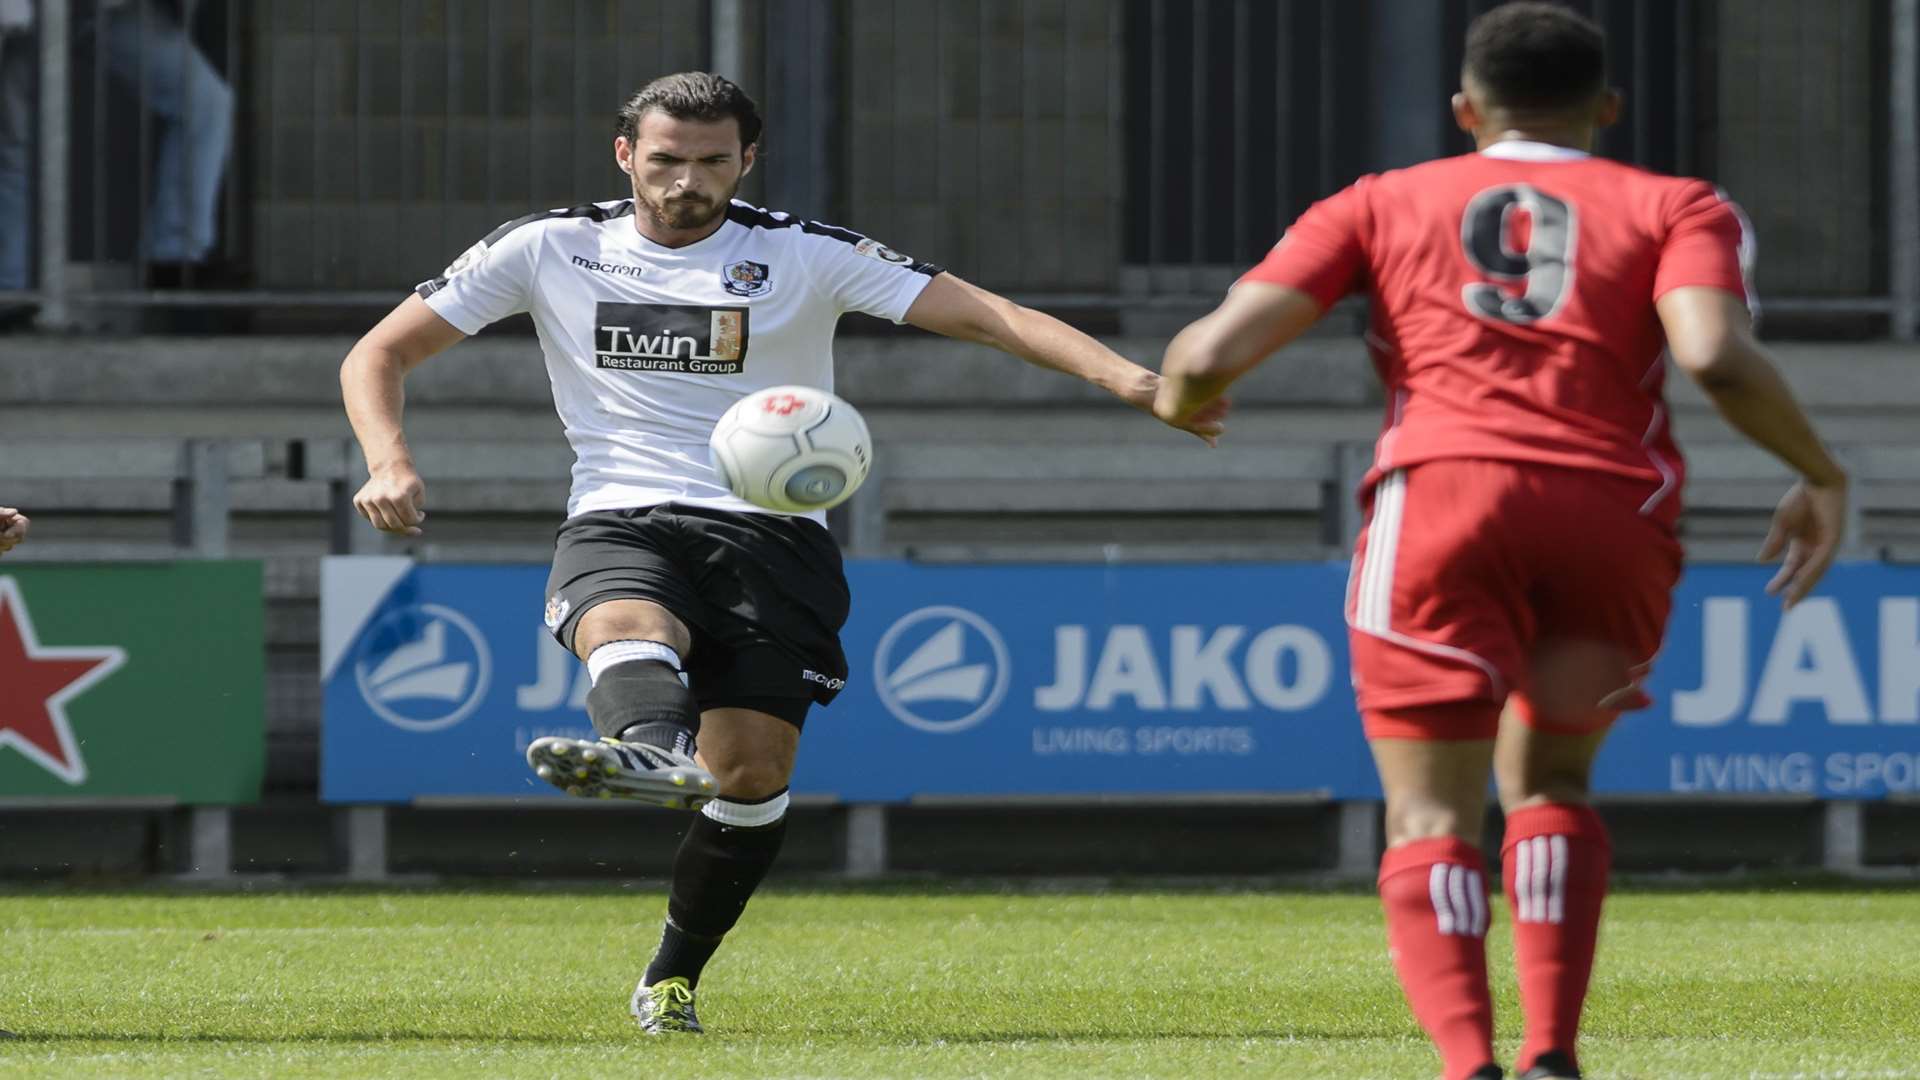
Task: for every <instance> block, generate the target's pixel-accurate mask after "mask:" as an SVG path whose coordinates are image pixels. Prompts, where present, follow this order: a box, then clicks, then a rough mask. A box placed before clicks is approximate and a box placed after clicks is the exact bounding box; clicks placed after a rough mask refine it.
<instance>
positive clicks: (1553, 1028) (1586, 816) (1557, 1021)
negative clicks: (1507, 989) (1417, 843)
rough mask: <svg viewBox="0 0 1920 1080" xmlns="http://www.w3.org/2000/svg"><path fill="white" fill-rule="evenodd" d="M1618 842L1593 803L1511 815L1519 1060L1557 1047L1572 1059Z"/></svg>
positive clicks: (1507, 862) (1506, 866)
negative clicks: (1522, 1035)
mask: <svg viewBox="0 0 1920 1080" xmlns="http://www.w3.org/2000/svg"><path fill="white" fill-rule="evenodd" d="M1612 862H1613V845H1612V843H1611V842H1610V841H1609V840H1608V839H1607V827H1606V826H1605V825H1604V824H1602V823H1601V821H1600V815H1598V814H1596V813H1594V812H1593V808H1592V807H1587V806H1567V805H1563V804H1558V803H1548V804H1546V805H1543V806H1529V807H1527V808H1526V809H1523V810H1515V811H1514V812H1513V813H1511V814H1509V815H1507V836H1506V841H1505V843H1504V844H1503V845H1502V846H1501V849H1500V873H1501V876H1502V877H1504V878H1505V879H1506V891H1507V902H1508V903H1509V904H1511V905H1513V954H1514V965H1515V967H1516V968H1518V969H1519V974H1520V1008H1521V1011H1522V1012H1524V1013H1525V1014H1526V1030H1527V1034H1526V1039H1525V1041H1524V1042H1523V1043H1522V1044H1521V1047H1520V1056H1519V1058H1517V1059H1516V1062H1515V1063H1516V1064H1517V1065H1518V1066H1519V1067H1520V1069H1521V1070H1522V1071H1525V1070H1526V1069H1528V1068H1531V1067H1532V1065H1533V1060H1534V1058H1535V1057H1537V1056H1539V1055H1540V1054H1541V1053H1543V1052H1545V1051H1548V1050H1559V1051H1562V1052H1564V1053H1566V1054H1567V1055H1568V1056H1569V1057H1572V1056H1573V1055H1574V1053H1575V1051H1574V1046H1573V1044H1574V1040H1575V1039H1577V1038H1578V1037H1579V1034H1580V1009H1581V1007H1582V1006H1583V1005H1584V1004H1585V1003H1586V1000H1587V978H1588V976H1590V975H1592V974H1593V950H1594V944H1595V941H1596V939H1597V938H1598V937H1599V933H1600V904H1601V902H1602V901H1604V900H1605V899H1606V896H1607V871H1608V868H1609V867H1610V866H1611V865H1612Z"/></svg>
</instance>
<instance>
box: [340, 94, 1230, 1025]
mask: <svg viewBox="0 0 1920 1080" xmlns="http://www.w3.org/2000/svg"><path fill="white" fill-rule="evenodd" d="M760 127H761V122H760V116H759V111H758V108H757V107H756V106H755V104H754V102H753V101H752V99H751V98H749V97H748V96H747V95H746V94H745V93H744V92H742V91H741V89H740V88H739V87H738V86H735V85H734V84H733V83H731V82H729V81H727V80H726V79H723V78H721V77H719V76H717V75H710V74H706V73H699V72H694V73H683V74H678V75H668V76H664V77H662V78H659V79H656V80H654V81H653V82H651V83H649V84H648V85H647V86H645V87H643V88H642V89H641V90H640V91H639V92H638V93H637V94H635V95H634V96H633V97H632V98H631V99H630V100H628V101H627V102H626V104H625V105H624V106H623V108H622V109H621V110H620V114H619V117H618V122H617V126H616V131H617V135H616V137H615V138H614V141H613V153H614V160H615V162H616V163H617V164H618V166H619V168H620V170H621V171H622V172H624V173H626V174H628V176H629V177H630V178H631V185H632V197H631V198H629V199H622V200H618V201H614V202H604V203H590V204H587V205H584V206H579V207H574V208H572V209H565V210H553V211H547V212H544V213H538V214H532V215H528V216H527V217H524V218H520V219H517V220H515V221H511V222H508V223H506V224H505V225H502V226H501V227H500V228H498V229H496V230H495V231H494V232H493V233H491V234H490V235H489V236H488V237H487V238H486V239H485V240H483V241H481V242H480V243H478V244H475V245H474V246H473V247H472V248H470V249H469V250H468V251H467V252H466V253H465V254H464V255H462V256H461V257H460V258H459V259H458V260H456V261H455V262H454V264H453V265H452V266H449V267H448V268H447V270H446V271H445V272H444V273H443V274H441V275H440V276H439V277H436V278H434V279H432V280H430V281H427V282H424V283H422V284H421V285H420V287H419V288H418V289H417V290H416V293H417V294H416V295H414V296H410V297H408V298H407V299H406V301H404V302H403V303H401V304H400V305H399V306H398V307H396V308H395V309H394V310H393V311H392V312H391V313H389V314H388V315H387V316H386V318H385V319H383V320H381V322H380V323H379V325H377V326H375V327H374V328H373V329H372V330H371V331H369V332H368V333H367V335H366V336H365V337H363V338H362V339H361V340H360V342H359V343H358V344H357V345H355V346H354V348H353V350H352V351H351V352H350V353H348V355H347V358H346V361H345V363H344V364H342V366H341V373H340V381H341V387H342V391H343V394H344V396H345V400H346V407H347V415H348V417H349V418H350V419H351V420H352V423H353V428H354V433H355V434H356V435H357V436H358V437H359V439H360V445H361V448H362V449H363V451H364V452H365V455H366V460H367V469H368V473H369V478H368V480H367V482H366V484H365V485H364V486H363V487H362V488H361V489H360V491H359V493H358V494H357V495H356V496H355V497H354V506H355V508H356V509H357V510H358V511H359V512H360V513H361V514H362V515H364V516H365V517H366V518H367V520H369V521H370V522H372V523H373V524H374V525H375V526H377V527H378V528H380V529H382V530H383V531H386V532H390V533H396V534H400V535H405V536H417V535H419V534H420V532H421V527H422V524H423V523H424V522H425V520H426V488H425V485H424V484H423V482H422V480H421V477H420V474H419V473H418V471H416V470H415V468H414V466H413V462H412V459H411V457H410V455H409V453H408V450H407V444H406V439H405V437H404V435H403V434H402V430H401V403H402V384H403V381H404V380H405V377H406V374H407V372H409V371H410V370H412V369H413V368H414V367H415V366H417V365H418V364H420V363H421V362H422V361H424V360H426V359H427V358H428V357H430V356H433V355H434V354H436V353H438V352H441V351H442V350H444V349H446V348H447V347H449V346H451V345H453V344H454V343H455V342H457V341H459V340H460V339H461V338H462V337H464V336H466V335H468V334H472V333H476V332H478V331H479V330H480V329H481V328H482V327H483V326H485V325H487V324H488V323H491V322H493V321H495V320H497V319H500V318H503V317H505V316H507V315H510V314H514V313H517V312H522V311H525V312H530V313H531V314H532V315H533V319H534V325H535V327H536V329H537V330H538V333H539V339H540V346H541V350H542V352H543V353H544V354H545V357H546V364H547V371H548V374H549V376H550V377H551V379H552V381H553V388H554V405H555V408H556V410H557V411H558V412H559V414H560V417H561V420H562V421H563V422H564V424H565V427H566V432H567V438H568V440H569V441H570V442H571V443H572V445H573V448H574V451H575V454H576V462H575V465H574V468H573V491H572V496H571V498H570V500H569V504H568V507H567V511H568V518H567V521H566V522H565V524H563V525H562V526H561V529H560V533H559V536H558V538H557V541H556V544H555V553H554V565H553V573H552V576H551V578H550V579H549V584H548V589H547V605H546V622H547V626H548V628H549V629H551V630H552V631H553V632H554V634H555V636H556V637H557V638H558V640H559V641H560V643H561V644H563V645H565V646H567V647H568V648H570V649H572V650H573V652H574V653H575V654H576V655H577V656H579V657H580V658H581V659H582V660H584V661H585V662H586V664H587V667H588V672H589V674H590V676H591V678H592V683H593V688H592V691H591V692H590V693H589V694H588V697H587V710H588V715H589V717H590V719H591V720H592V721H593V725H594V728H595V730H596V731H597V732H598V733H599V734H600V735H601V736H602V742H601V743H599V744H595V743H590V742H584V741H580V740H572V739H543V740H540V741H538V742H536V743H535V744H534V745H533V746H532V747H530V748H529V751H528V759H529V763H530V764H532V765H533V766H535V768H536V769H537V770H538V771H539V772H540V774H541V775H542V777H543V778H545V779H549V780H550V781H551V782H553V783H555V784H556V785H558V786H561V787H563V788H565V789H566V790H568V791H569V793H571V794H576V795H585V796H599V795H602V794H613V795H618V796H622V797H627V798H635V799H640V800H643V801H647V802H652V803H656V804H659V805H665V806H674V807H681V808H686V809H693V808H696V807H697V808H699V809H700V815H699V816H697V817H696V818H695V819H694V822H693V825H692V827H691V828H690V829H689V831H688V833H687V837H686V840H685V842H684V843H683V844H682V846H681V849H680V852H679V854H678V855H677V856H676V858H675V860H674V868H673V884H672V890H671V896H670V899H669V902H668V906H667V921H666V926H665V930H664V932H663V934H662V939H661V944H660V947H659V950H658V951H657V953H656V954H655V956H654V958H653V961H652V963H650V964H649V965H648V968H647V971H646V975H645V976H644V977H643V978H642V980H641V982H640V986H639V988H638V989H636V990H635V992H634V996H633V1006H632V1007H633V1012H634V1015H635V1017H636V1019H638V1020H639V1021H640V1024H641V1026H642V1027H643V1028H644V1029H645V1030H647V1031H649V1032H654V1033H657V1032H665V1031H692V1032H697V1031H699V1030H700V1026H699V1021H698V1019H697V1018H696V1017H695V1015H694V1011H693V991H694V988H695V986H696V985H697V983H698V981H699V978H700V971H701V968H702V966H703V965H704V964H705V963H706V961H707V959H708V958H709V957H710V956H712V954H713V952H714V950H715V948H716V947H717V946H718V945H719V943H720V939H721V937H722V935H724V934H725V933H726V932H727V931H728V930H730V929H731V928H732V927H733V925H734V923H735V922H736V921H737V920H738V919H739V917H740V913H741V911H742V910H743V909H744V907H745V905H746V903H747V899H748V898H749V897H750V896H751V895H752V893H753V891H754V889H755V888H756V887H758V885H759V883H760V881H761V879H762V878H763V877H764V876H765V874H766V871H767V869H768V867H770V866H771V865H772V863H773V860H774V857H775V855H776V854H777V853H778V851H779V847H780V842H781V839H782V837H783V835H784V831H785V814H786V807H787V781H788V777H789V775H790V774H791V772H792V770H793V760H794V752H795V749H796V747H797V746H798V743H799V737H800V730H801V725H802V724H803V723H804V721H805V718H806V714H807V710H808V708H809V706H811V705H812V704H815V703H819V704H825V703H826V702H828V701H830V700H832V698H833V696H834V694H836V693H837V692H838V691H839V689H840V688H841V686H843V685H844V684H845V680H846V676H847V665H846V660H845V657H844V656H843V655H842V653H841V651H840V644H839V638H838V633H839V630H840V626H841V624H842V623H843V622H844V621H845V619H846V614H847V602H848V600H847V591H846V580H845V578H844V576H843V575H842V573H841V568H840V556H839V551H838V548H837V547H836V546H835V544H834V542H833V540H832V538H831V537H830V536H829V535H828V533H827V531H826V529H825V528H824V527H823V524H822V522H821V521H820V520H819V519H820V517H821V515H818V514H815V515H783V514H776V513H773V512H770V511H766V510H763V509H761V508H759V507H756V506H753V505H751V504H748V503H745V502H742V501H741V500H739V499H736V498H734V497H733V496H732V495H731V494H730V493H729V492H728V491H727V489H726V487H725V485H724V484H722V483H721V482H720V480H719V478H718V477H717V476H716V474H715V473H714V470H713V468H712V466H711V464H710V463H709V461H708V456H707V448H706V444H707V435H708V433H709V432H710V431H711V430H712V429H713V425H714V424H715V422H716V421H718V420H719V418H720V415H721V414H722V413H723V412H725V411H726V409H727V408H728V407H729V406H730V405H732V404H733V403H734V402H735V401H737V400H739V399H740V398H741V397H743V396H745V395H747V394H749V393H752V392H753V391H755V390H759V389H762V388H764V387H769V386H778V385H787V384H799V385H808V386H817V387H820V388H822V389H831V388H832V380H833V359H832V341H833V329H834V324H835V323H836V322H837V321H838V319H839V318H840V316H841V314H842V313H844V312H847V311H863V312H866V313H868V314H872V315H876V316H879V317H882V318H887V319H891V320H893V321H894V322H908V323H912V324H913V325H915V326H917V327H920V328H921V329H924V330H930V331H933V332H934V333H937V334H943V335H945V336H947V337H953V338H959V339H962V340H966V341H975V342H980V343H982V344H986V345H991V346H993V347H995V348H997V349H1000V350H1002V351H1004V352H1007V353H1009V354H1011V355H1013V356H1017V357H1019V358H1021V359H1023V360H1026V361H1028V362H1030V363H1034V364H1038V365H1041V366H1043V367H1048V368H1052V369H1054V370H1057V371H1061V372H1065V373H1067V374H1070V375H1075V376H1078V377H1079V378H1082V379H1085V380H1087V381H1088V382H1090V383H1093V384H1094V385H1096V386H1099V387H1101V388H1103V389H1105V390H1107V391H1109V392H1111V393H1112V394H1113V395H1114V396H1116V397H1118V398H1120V399H1121V400H1123V401H1125V402H1127V403H1128V404H1130V405H1133V406H1134V407H1135V408H1138V409H1141V410H1145V411H1150V410H1151V408H1152V405H1153V400H1154V395H1155V392H1156V391H1157V389H1158V387H1159V382H1160V379H1159V376H1158V375H1156V374H1155V373H1153V372H1151V371H1148V370H1146V369H1145V368H1142V367H1139V366H1137V365H1135V364H1133V363H1131V362H1129V361H1128V360H1126V359H1124V358H1122V357H1121V356H1119V355H1118V354H1116V353H1114V352H1113V351H1111V350H1110V349H1108V348H1106V347H1105V346H1103V345H1101V344H1100V343H1099V342H1097V341H1095V340H1093V339H1092V338H1090V337H1088V336H1087V335H1085V334H1082V333H1080V332H1079V331H1077V330H1074V329H1072V328H1071V327H1068V326H1066V325H1065V324H1063V323H1061V322H1060V321H1058V320H1057V319H1054V318H1052V317H1050V316H1048V315H1044V314H1042V313H1040V312H1037V311H1033V310H1031V309H1029V308H1025V307H1021V306H1020V305H1018V304H1015V303H1013V302H1011V301H1009V300H1007V299H1005V298H1004V297H1001V296H997V295H995V294H993V293H991V292H988V291H986V290H984V289H980V288H977V287H975V286H973V285H970V284H968V283H966V282H964V281H962V280H960V279H959V278H957V277H955V276H954V275H952V274H949V273H945V272H943V271H942V270H941V269H940V268H939V267H936V266H933V265H931V264H928V263H922V262H917V261H915V260H913V259H911V258H909V257H907V256H905V255H901V254H899V253H897V252H894V251H892V250H890V249H888V248H886V247H885V246H883V245H881V244H878V243H876V242H874V241H873V240H871V239H868V238H867V237H864V236H861V235H859V234H857V233H853V232H849V231H847V230H844V229H839V228H834V227H832V226H827V225H821V224H819V223H817V222H810V221H802V220H800V219H798V218H795V217H792V216H789V215H786V214H780V213H771V212H768V211H765V210H760V209H757V208H755V207H752V206H748V205H746V204H744V203H740V202H736V201H734V199H733V195H734V193H735V192H736V191H738V189H739V186H740V181H741V178H742V177H744V176H745V175H746V174H747V172H748V171H749V170H750V169H752V168H753V164H754V156H755V153H756V143H757V141H758V139H759V137H760ZM1223 410H1224V406H1222V407H1221V408H1219V409H1213V410H1209V411H1208V412H1206V413H1203V414H1201V415H1199V416H1197V417H1195V418H1193V419H1192V420H1188V421H1183V422H1182V423H1181V424H1180V425H1178V426H1180V427H1181V428H1182V429H1183V430H1186V431H1190V432H1192V433H1193V434H1195V435H1198V436H1199V437H1201V438H1203V439H1206V440H1207V441H1209V442H1212V441H1213V439H1214V438H1215V437H1216V436H1217V435H1218V434H1219V433H1220V431H1221V427H1222V425H1221V416H1222V413H1223ZM696 731H697V732H698V748H697V750H696V749H695V732H696ZM582 766H591V767H590V768H584V769H583V768H582ZM580 771H585V772H587V773H588V774H589V775H588V776H587V777H586V778H584V779H583V778H580V777H579V776H578V775H577V774H578V772H580Z"/></svg>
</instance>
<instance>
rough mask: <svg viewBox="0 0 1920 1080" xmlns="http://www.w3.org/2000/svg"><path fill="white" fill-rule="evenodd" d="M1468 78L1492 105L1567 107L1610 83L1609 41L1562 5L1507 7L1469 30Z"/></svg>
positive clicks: (1510, 5) (1532, 107)
mask: <svg viewBox="0 0 1920 1080" xmlns="http://www.w3.org/2000/svg"><path fill="white" fill-rule="evenodd" d="M1464 67H1465V74H1466V75H1468V76H1471V77H1472V78H1473V80H1474V81H1475V82H1477V83H1479V84H1480V86H1481V87H1483V88H1485V90H1486V92H1487V95H1488V97H1489V98H1490V104H1494V105H1499V106H1504V107H1506V108H1509V109H1522V110H1527V109H1545V110H1554V109H1565V108H1570V107H1572V106H1575V105H1579V104H1581V103H1583V102H1585V101H1588V100H1590V99H1591V98H1593V97H1594V96H1595V95H1597V94H1599V93H1600V92H1601V91H1602V90H1604V89H1606V85H1607V39H1606V37H1605V35H1603V34H1602V33H1601V32H1600V27H1599V26H1598V25H1596V24H1595V23H1593V22H1592V21H1591V20H1589V19H1587V18H1585V17H1584V16H1582V15H1579V14H1577V13H1575V12H1573V11H1570V10H1568V9H1567V8H1564V7H1561V6H1560V5H1558V4H1546V3H1537V2H1532V0H1528V2H1524V3H1514V4H1506V5H1503V6H1501V7H1497V8H1494V9H1493V10H1492V11H1489V12H1487V13H1486V14H1485V15H1482V16H1480V17H1479V18H1477V19H1475V20H1473V25H1471V26H1469V27H1467V55H1466V63H1465V65H1464Z"/></svg>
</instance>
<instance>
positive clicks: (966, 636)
mask: <svg viewBox="0 0 1920 1080" xmlns="http://www.w3.org/2000/svg"><path fill="white" fill-rule="evenodd" d="M873 673H874V674H873V682H874V688H875V689H876V690H878V691H879V692H880V701H881V703H882V704H884V705H885V706H886V707H887V711H888V712H891V713H892V714H893V715H894V717H895V719H898V720H899V721H900V722H901V723H903V724H905V725H907V726H908V727H914V728H919V729H920V730H921V731H931V732H934V733H936V734H942V735H950V734H952V733H954V732H957V731H965V730H966V729H968V728H970V727H973V726H974V725H975V724H978V723H979V722H980V721H982V720H985V719H986V718H987V717H988V716H990V715H991V714H992V713H993V710H995V709H997V708H999V707H1000V700H1001V699H1002V698H1004V697H1006V695H1007V683H1008V681H1009V679H1010V678H1011V676H1012V665H1011V664H1009V663H1008V660H1007V643H1006V642H1005V641H1004V640H1002V639H1001V637H1000V632H999V631H998V630H995V629H994V628H993V625H992V624H991V623H989V622H987V620H985V619H983V618H981V617H980V616H978V615H975V614H974V613H973V612H971V611H968V610H967V609H965V608H957V607H944V606H936V607H924V608H921V609H920V610H918V611H914V612H910V613H908V614H907V615H906V616H904V617H902V618H901V619H900V621H898V622H896V623H894V624H893V626H891V627H889V628H888V630H887V632H886V633H885V634H883V635H881V637H880V645H879V647H878V648H876V649H875V650H874V651H873Z"/></svg>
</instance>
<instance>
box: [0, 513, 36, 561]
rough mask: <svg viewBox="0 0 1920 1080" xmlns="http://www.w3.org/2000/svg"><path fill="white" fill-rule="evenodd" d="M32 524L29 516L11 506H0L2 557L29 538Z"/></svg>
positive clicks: (0, 551) (0, 553)
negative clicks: (28, 530)
mask: <svg viewBox="0 0 1920 1080" xmlns="http://www.w3.org/2000/svg"><path fill="white" fill-rule="evenodd" d="M31 524H32V522H31V521H30V520H28V518H27V515H25V514H23V513H21V512H20V511H18V510H15V509H14V508H13V507H11V506H0V555H5V554H6V553H7V552H9V551H12V550H13V546H14V545H15V544H18V543H19V542H20V541H22V540H25V539H26V538H27V526H28V525H31Z"/></svg>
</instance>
